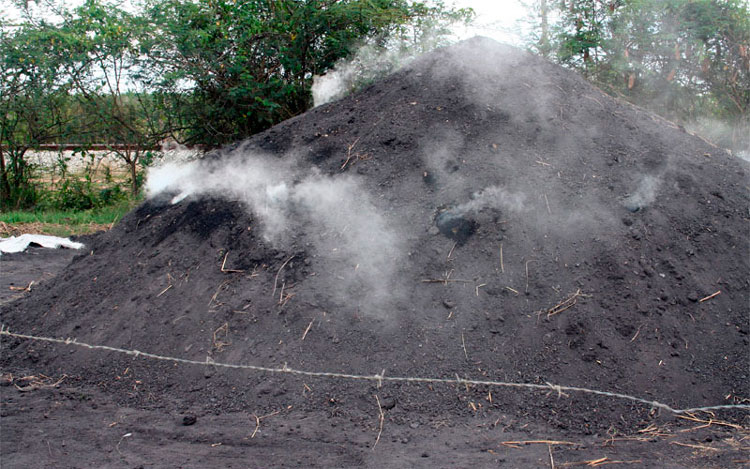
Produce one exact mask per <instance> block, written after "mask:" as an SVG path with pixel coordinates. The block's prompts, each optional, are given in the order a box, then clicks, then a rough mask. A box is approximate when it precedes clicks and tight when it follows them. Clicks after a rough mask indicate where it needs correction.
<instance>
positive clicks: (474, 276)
mask: <svg viewBox="0 0 750 469" xmlns="http://www.w3.org/2000/svg"><path fill="white" fill-rule="evenodd" d="M243 168H244V169H243ZM747 169H748V166H747V163H745V162H743V161H741V160H739V159H736V158H733V157H732V156H731V155H729V154H727V152H725V151H724V150H721V149H718V148H716V147H714V146H712V145H710V144H708V143H707V142H705V141H703V140H702V139H700V138H698V137H696V136H692V135H690V134H688V133H686V132H685V131H684V130H683V129H681V128H679V127H678V126H675V125H673V124H671V123H669V122H666V121H664V120H662V119H660V118H658V117H655V116H654V115H652V114H650V113H648V112H645V111H643V110H640V109H637V108H635V107H632V106H630V105H628V104H625V103H623V102H620V101H617V100H614V99H612V98H611V97H608V96H607V95H605V94H604V93H602V92H601V91H599V90H598V89H596V88H595V87H593V86H591V85H590V84H588V83H587V82H586V81H584V80H583V79H582V78H581V77H579V76H577V75H575V74H574V73H572V72H570V71H567V70H565V69H563V68H560V67H558V66H555V65H553V64H550V63H548V62H546V61H544V60H542V59H540V58H538V57H535V56H532V55H530V54H527V53H524V52H521V51H519V50H516V49H513V48H510V47H506V46H502V45H499V44H497V43H495V42H493V41H489V40H484V39H474V40H471V41H467V42H464V43H461V44H459V45H456V46H453V47H450V48H445V49H441V50H438V51H436V52H433V53H431V54H429V55H427V56H424V57H422V58H421V59H419V60H417V61H415V62H414V63H412V64H411V65H410V66H408V67H407V68H405V69H403V70H401V71H399V72H397V73H395V74H393V75H391V76H389V77H387V78H386V79H384V80H382V81H379V82H377V83H375V84H373V85H372V86H370V87H368V88H366V89H364V90H363V91H361V92H359V93H357V94H354V95H352V96H349V97H347V98H345V99H343V100H340V101H337V102H334V103H331V104H328V105H325V106H321V107H318V108H315V109H313V110H311V111H310V112H307V113H306V114H304V115H301V116H299V117H296V118H294V119H291V120H289V121H286V122H284V123H281V124H279V125H277V126H275V127H273V128H272V129H270V130H268V131H266V132H264V133H261V134H259V135H256V136H254V137H252V138H250V139H249V140H247V141H245V142H242V143H240V144H238V145H235V146H233V147H232V148H228V149H226V150H224V151H221V152H218V153H216V154H213V155H210V156H209V157H207V158H206V159H205V160H203V161H202V162H196V163H193V164H192V166H191V169H190V171H188V172H187V173H185V174H183V173H179V174H178V173H177V172H173V173H169V172H168V171H169V170H164V171H162V172H161V173H160V175H161V176H164V177H166V178H167V179H169V181H167V182H165V183H164V184H161V185H159V184H155V185H154V184H152V186H153V187H156V188H164V191H162V192H158V193H156V194H154V196H153V197H152V198H150V199H149V200H148V201H146V202H145V203H143V204H142V205H141V206H139V207H138V208H137V209H135V210H133V211H132V212H131V213H130V214H129V215H127V216H126V217H125V218H124V219H123V220H122V221H121V222H120V223H119V224H118V225H117V226H115V227H114V228H113V229H112V230H111V231H109V232H107V233H103V234H101V235H99V236H98V237H96V238H95V239H94V240H92V242H90V243H89V245H87V249H86V253H85V255H80V256H78V257H76V258H75V259H74V260H73V262H72V263H71V264H70V266H69V267H68V269H67V270H66V271H65V272H64V273H63V274H61V275H60V276H59V277H58V278H56V279H55V280H54V281H51V282H47V283H46V284H45V285H43V286H40V287H38V289H37V290H35V291H34V292H33V294H32V295H30V296H29V297H28V298H25V299H24V300H23V301H19V302H16V303H13V304H11V305H4V306H3V310H2V322H3V323H4V324H5V325H6V326H7V327H9V328H10V330H12V331H17V332H24V333H29V334H35V335H42V336H51V337H75V338H77V339H78V340H80V341H81V342H87V343H94V344H106V345H110V346H114V347H122V348H127V349H135V350H140V351H144V352H151V353H155V354H160V355H166V356H173V357H181V358H187V359H192V360H199V361H206V360H213V361H216V362H226V363H245V364H255V365H265V366H271V367H281V366H283V365H284V364H286V365H288V366H289V367H291V368H296V369H303V370H310V371H330V372H343V373H353V374H365V375H372V374H376V373H381V372H382V371H383V370H385V375H386V376H417V377H418V376H429V377H449V378H450V377H455V376H456V375H459V376H461V377H467V378H475V379H483V380H500V381H512V382H519V383H537V384H545V383H555V384H560V385H570V386H580V387H587V388H593V389H600V390H608V391H613V392H619V393H625V394H630V395H634V396H639V397H642V398H645V399H649V400H658V401H660V402H663V403H665V404H668V405H671V406H673V407H675V408H685V407H696V406H703V405H717V404H733V403H742V402H747V398H748V397H750V396H748V395H747V391H748V389H750V379H749V378H748V340H749V338H748V330H750V329H749V328H750V325H749V324H748V314H747V306H748V299H749V298H750V296H749V292H748V278H750V277H749V276H748V274H749V273H750V268H749V262H748V256H747V254H748V252H749V251H748V247H749V246H748V237H747V233H748V231H747V222H748V211H747V207H748V193H747V187H746V185H747ZM191 171H192V172H191ZM188 173H189V174H188ZM186 174H187V175H186ZM191 174H192V175H194V176H195V175H197V177H193V178H192V179H191V178H190V175H191ZM175 196H177V197H175ZM183 197H184V198H183ZM173 202H175V203H173ZM718 291H720V292H721V293H720V294H717V295H716V296H713V297H711V298H710V299H708V300H705V301H702V300H703V299H704V298H706V297H708V296H709V295H712V294H714V293H716V292H718ZM3 348H4V351H3V354H2V365H3V367H4V368H6V369H15V370H21V369H23V370H34V371H35V372H36V373H44V374H45V375H47V376H60V375H62V374H66V375H68V376H72V377H76V378H77V379H79V380H81V381H80V382H86V383H95V384H96V385H97V386H98V387H99V388H100V389H101V390H104V391H106V392H108V393H111V395H113V396H116V398H117V399H118V401H119V402H120V403H121V404H122V405H129V406H137V407H140V408H167V409H174V410H175V411H179V412H185V411H187V410H191V411H192V412H198V413H217V414H221V413H226V412H232V411H241V410H247V409H250V408H252V410H253V412H262V409H265V410H267V411H269V412H272V411H273V410H274V409H278V408H281V407H283V406H294V408H295V409H298V410H303V411H304V410H309V411H320V410H321V409H327V411H328V412H329V413H330V415H346V416H348V417H350V418H351V419H353V420H357V419H370V418H371V416H372V409H373V399H372V395H373V393H374V392H377V393H379V395H380V398H381V399H383V401H384V402H385V404H384V406H385V407H386V409H387V411H388V416H389V419H390V420H391V421H393V422H419V421H423V420H430V419H434V418H436V417H437V416H443V417H444V416H447V415H477V414H481V415H487V414H490V413H492V412H498V411H501V412H502V413H503V414H504V415H511V416H515V418H517V419H518V420H522V421H527V422H528V421H536V422H544V423H545V424H546V425H549V424H552V425H554V426H556V427H559V428H562V429H567V430H568V431H571V432H576V433H587V434H592V433H599V434H603V433H604V432H606V431H607V430H608V429H610V428H613V427H614V428H623V429H631V430H632V428H634V426H636V425H640V424H641V423H642V422H644V421H648V420H649V418H650V417H651V414H652V410H653V409H651V408H650V407H649V406H645V405H641V404H637V403H633V402H628V401H622V400H618V399H613V398H607V397H602V396H590V395H583V394H575V395H571V396H569V397H559V396H558V395H557V394H553V395H545V394H544V393H540V392H534V391H526V390H508V389H496V388H489V387H486V386H463V385H458V386H457V385H447V384H446V385H429V386H428V385H422V384H414V383H401V384H399V383H383V387H382V388H378V387H377V383H370V382H361V381H348V380H333V379H327V378H315V377H304V378H298V377H291V376H287V375H268V374H257V373H251V372H248V371H242V370H225V369H221V368H210V367H209V368H201V367H195V366H186V365H176V364H174V363H171V362H157V361H153V360H145V359H142V358H141V359H135V360H134V359H133V358H132V357H128V356H123V355H117V354H109V353H102V352H100V351H87V350H79V349H76V350H70V349H68V348H65V347H64V346H60V345H51V344H45V343H41V342H33V341H25V340H18V339H9V338H5V337H4V338H3ZM123 370H127V373H125V374H124V372H123ZM258 415H260V414H258ZM722 415H723V416H724V418H727V419H730V420H731V419H735V420H737V421H740V420H742V419H744V418H745V415H744V414H743V413H742V412H734V411H728V412H725V413H724V414H722Z"/></svg>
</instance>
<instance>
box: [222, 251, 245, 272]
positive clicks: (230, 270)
mask: <svg viewBox="0 0 750 469" xmlns="http://www.w3.org/2000/svg"><path fill="white" fill-rule="evenodd" d="M227 256H229V251H227V253H226V254H224V262H222V263H221V271H222V272H225V273H238V274H239V273H242V272H244V270H236V269H225V268H224V266H225V265H226V264H227Z"/></svg>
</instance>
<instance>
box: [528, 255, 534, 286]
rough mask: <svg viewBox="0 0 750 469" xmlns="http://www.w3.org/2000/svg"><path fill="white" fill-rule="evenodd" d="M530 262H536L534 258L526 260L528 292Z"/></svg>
mask: <svg viewBox="0 0 750 469" xmlns="http://www.w3.org/2000/svg"><path fill="white" fill-rule="evenodd" d="M529 262H534V259H530V260H528V261H526V293H528V292H529Z"/></svg>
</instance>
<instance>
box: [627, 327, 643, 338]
mask: <svg viewBox="0 0 750 469" xmlns="http://www.w3.org/2000/svg"><path fill="white" fill-rule="evenodd" d="M642 327H643V324H641V325H640V326H638V330H637V331H635V335H634V336H633V338H632V339H630V341H631V342H633V341H634V340H635V339H636V338H637V337H638V334H640V333H641V328H642Z"/></svg>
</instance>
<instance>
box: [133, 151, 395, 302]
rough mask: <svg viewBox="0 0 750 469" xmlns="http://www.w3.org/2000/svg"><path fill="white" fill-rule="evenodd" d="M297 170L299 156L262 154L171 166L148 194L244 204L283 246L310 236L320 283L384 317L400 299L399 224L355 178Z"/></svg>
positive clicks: (153, 175) (154, 177)
mask: <svg viewBox="0 0 750 469" xmlns="http://www.w3.org/2000/svg"><path fill="white" fill-rule="evenodd" d="M293 164H294V161H293V159H292V158H288V159H283V160H282V159H278V158H268V157H261V156H257V155H235V156H234V157H232V155H226V156H225V157H224V158H222V159H220V160H212V161H207V160H205V159H204V160H196V161H192V162H189V163H186V164H182V165H180V164H166V165H163V166H160V167H157V168H154V169H152V170H151V171H149V174H148V180H147V182H146V190H147V194H148V195H149V197H153V196H155V195H157V194H160V193H163V192H167V193H174V194H177V195H176V196H175V197H174V198H173V199H172V203H179V202H180V201H182V200H183V199H185V198H189V197H201V196H206V195H209V196H216V197H223V198H225V199H228V200H236V201H240V202H242V203H243V204H245V205H246V206H247V207H248V209H249V210H250V211H251V212H252V213H253V214H254V215H255V216H256V217H258V218H259V219H260V220H261V221H262V225H263V235H264V237H265V238H266V240H268V241H269V242H271V243H273V244H275V245H277V246H282V245H283V244H284V243H285V242H286V241H287V240H288V239H289V237H290V236H291V235H296V234H300V233H302V234H304V235H305V236H306V238H307V239H308V240H309V241H310V242H311V244H312V245H313V251H314V252H313V253H312V254H313V256H314V257H315V260H314V262H316V263H317V266H318V267H320V269H319V270H320V271H319V272H318V275H317V277H316V280H315V281H316V282H324V283H325V285H322V286H321V288H325V289H326V291H328V292H329V293H331V294H332V295H333V296H334V299H336V301H337V302H338V303H340V304H346V305H348V306H356V307H357V308H358V309H360V310H362V311H364V312H367V313H372V314H377V312H378V311H380V310H382V309H383V308H384V307H385V306H386V304H387V303H388V301H387V300H389V299H390V298H392V297H393V296H394V295H393V287H394V285H393V281H392V278H393V276H394V274H395V271H396V259H398V258H399V257H401V256H400V253H401V251H402V243H401V241H400V236H399V234H398V228H397V226H396V224H395V222H394V221H392V220H389V219H387V218H386V217H385V215H383V214H381V213H380V211H379V210H378V209H377V208H376V207H375V206H374V205H373V204H372V202H371V200H370V196H369V194H368V193H367V191H366V190H364V189H363V188H362V187H361V186H360V184H358V181H357V180H356V179H355V177H353V176H350V175H341V176H336V177H330V176H324V175H321V174H319V173H318V172H316V171H313V172H312V174H311V173H310V171H307V172H306V175H305V174H302V173H301V172H300V171H299V170H297V169H295V167H294V166H293ZM314 265H315V264H314ZM354 293H356V294H354ZM351 298H356V300H357V301H356V304H354V305H352V302H351Z"/></svg>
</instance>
